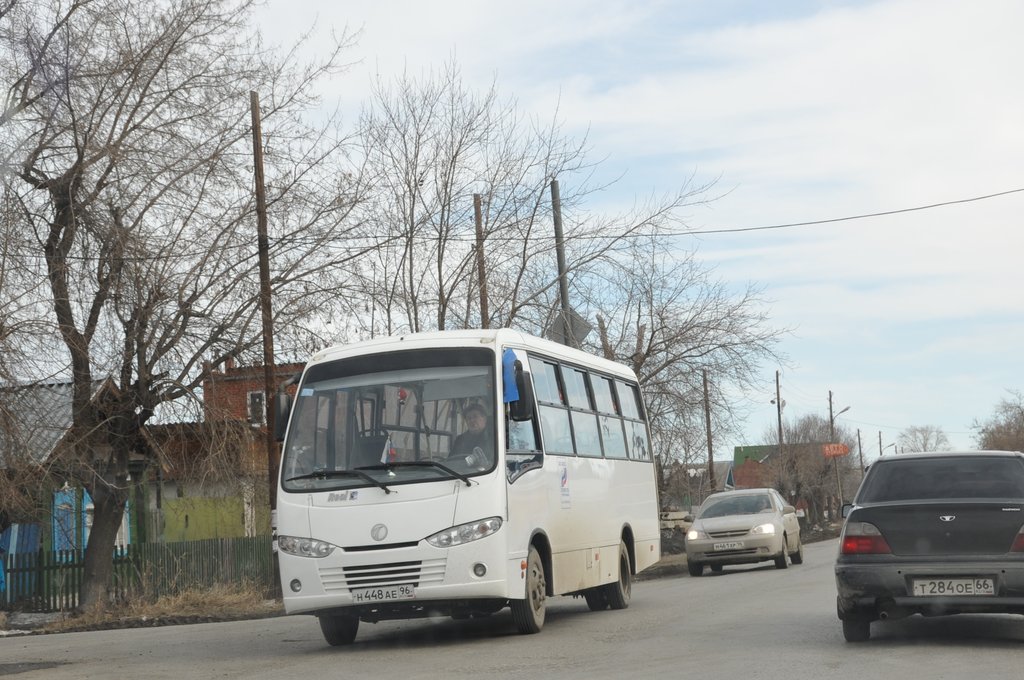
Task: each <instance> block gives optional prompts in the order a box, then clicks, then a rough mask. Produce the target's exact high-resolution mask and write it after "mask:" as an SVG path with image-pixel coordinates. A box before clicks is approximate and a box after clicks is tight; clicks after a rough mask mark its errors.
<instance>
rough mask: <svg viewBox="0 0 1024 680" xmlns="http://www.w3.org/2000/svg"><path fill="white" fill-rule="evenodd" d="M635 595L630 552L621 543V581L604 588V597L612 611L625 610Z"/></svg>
mask: <svg viewBox="0 0 1024 680" xmlns="http://www.w3.org/2000/svg"><path fill="white" fill-rule="evenodd" d="M632 594H633V573H632V571H631V570H630V566H629V550H627V549H626V544H625V543H619V580H618V581H615V582H614V583H609V584H607V585H605V586H604V597H605V600H607V601H608V606H609V607H611V608H612V609H625V608H626V607H628V606H629V598H630V597H631V596H632Z"/></svg>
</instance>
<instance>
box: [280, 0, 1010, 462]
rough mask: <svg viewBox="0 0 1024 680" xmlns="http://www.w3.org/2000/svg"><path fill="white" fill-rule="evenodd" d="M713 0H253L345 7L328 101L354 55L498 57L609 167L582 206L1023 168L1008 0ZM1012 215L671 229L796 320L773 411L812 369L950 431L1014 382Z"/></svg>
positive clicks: (917, 200)
mask: <svg viewBox="0 0 1024 680" xmlns="http://www.w3.org/2000/svg"><path fill="white" fill-rule="evenodd" d="M734 6H735V5H733V4H728V5H724V6H722V7H719V6H718V5H714V4H711V3H708V4H703V3H696V4H691V3H676V2H658V1H648V2H643V1H639V2H637V1H634V2H629V1H625V0H624V1H622V2H602V3H593V2H584V1H583V0H572V1H570V2H559V3H546V2H540V1H539V0H528V1H527V2H520V3H515V4H509V3H480V2H470V1H469V0H465V1H462V2H455V1H447V2H445V1H439V0H435V1H433V2H429V3H428V2H412V1H403V2H388V1H374V2H371V1H369V0H366V1H364V2H347V3H327V2H326V1H324V2H317V1H316V0H293V1H289V2H284V0H270V2H269V6H268V7H267V8H266V10H265V16H266V17H267V19H266V21H267V22H268V25H272V26H273V28H274V31H275V33H274V36H279V37H280V38H281V39H282V40H285V39H286V38H287V36H288V35H290V34H291V35H294V33H295V32H297V31H298V30H299V29H300V28H303V27H305V26H307V25H309V24H310V23H311V22H312V21H313V16H314V13H315V12H316V11H319V18H318V20H317V26H318V28H319V29H320V30H321V32H323V30H324V29H326V28H327V27H329V26H332V25H333V26H335V27H341V26H343V25H344V24H345V23H346V22H347V23H348V24H349V25H350V26H352V27H360V26H361V27H362V28H363V33H362V35H361V38H360V41H359V44H358V46H357V47H356V48H354V49H353V50H352V51H351V53H350V57H351V58H352V59H361V60H362V63H361V64H360V65H358V66H357V67H355V68H354V69H353V70H352V72H351V73H350V74H349V75H348V76H346V77H343V78H339V79H337V80H335V81H334V82H333V83H332V88H333V89H332V91H331V92H330V93H328V95H329V96H332V97H334V96H336V97H339V98H341V99H342V101H343V102H344V104H345V106H346V107H347V108H348V109H349V113H348V114H347V115H348V117H349V118H350V119H351V118H352V113H351V111H352V109H355V108H358V106H359V105H360V104H361V103H362V102H363V100H364V99H365V97H366V94H367V92H368V89H369V83H370V79H371V76H372V74H374V73H380V74H382V75H383V76H384V77H386V78H390V77H394V76H395V75H397V74H398V73H400V72H401V71H402V70H403V69H407V70H408V71H409V72H410V73H421V72H428V71H430V70H431V69H434V70H437V69H438V68H440V67H441V66H442V65H443V64H444V63H445V62H446V61H448V60H450V59H452V58H454V59H455V60H456V61H457V62H458V64H459V66H460V67H461V69H462V73H463V74H464V76H465V78H466V80H467V81H468V82H470V83H476V84H478V85H480V86H481V87H486V86H488V85H489V84H490V82H491V80H492V79H493V78H494V77H497V79H498V85H499V88H500V89H501V90H502V92H503V93H504V94H505V95H507V96H512V95H515V96H516V97H517V99H518V101H519V102H520V105H521V106H522V108H523V109H524V110H526V111H529V112H533V113H535V114H537V115H540V116H543V117H548V116H550V114H551V113H552V111H553V108H554V106H555V105H556V104H558V105H559V112H560V114H561V116H562V117H563V118H564V119H565V121H566V124H567V126H568V129H570V130H572V131H575V132H576V133H582V132H583V131H586V130H589V134H590V140H591V144H592V146H593V148H594V151H595V153H594V156H595V157H607V160H606V161H605V164H604V172H606V173H607V176H608V177H613V176H617V175H619V174H620V173H621V172H623V170H627V169H628V171H629V174H628V175H627V177H626V178H625V180H624V181H623V182H622V183H621V185H620V190H619V191H618V192H614V191H613V192H612V193H610V194H608V195H606V196H604V197H601V198H600V199H599V200H600V201H601V202H600V203H599V204H598V203H597V200H598V199H595V203H594V204H593V205H594V207H597V206H600V207H615V206H617V205H623V206H627V207H628V206H630V205H632V203H633V201H634V193H639V194H648V193H651V192H655V193H660V192H665V191H672V190H674V189H676V188H678V185H679V184H680V183H681V182H682V180H683V179H684V178H685V177H687V176H689V175H690V173H691V172H693V171H694V170H696V171H697V173H698V180H700V179H707V178H713V177H717V176H719V175H720V176H721V181H720V183H719V185H718V187H717V189H718V190H720V191H721V192H722V193H724V194H725V195H724V196H723V197H722V198H721V199H720V200H718V201H716V202H714V203H712V204H711V205H709V206H707V207H706V208H694V209H693V212H692V215H691V216H690V223H691V224H692V225H693V226H695V227H698V228H700V227H704V228H709V229H715V228H726V227H743V226H755V225H765V224H779V223H787V222H801V221H806V220H814V219H827V218H834V217H839V216H847V215H855V214H862V213H870V212H877V211H884V210H892V209H897V208H905V207H911V206H919V205H926V204H931V203H937V202H942V201H948V200H952V199H959V198H965V197H971V196H978V195H982V194H988V193H993V192H996V191H1001V190H1007V189H1014V188H1020V187H1024V173H1022V172H1020V170H1019V167H1020V158H1022V157H1024V126H1021V125H1020V121H1021V120H1024V89H1022V88H1021V87H1019V80H1020V77H1019V73H1018V71H1019V68H1020V64H1021V63H1024V40H1021V39H1020V36H1019V33H1020V27H1021V26H1022V25H1024V3H1019V2H1015V1H1013V0H994V1H992V2H985V3H965V2H960V1H959V0H893V1H887V2H845V3H844V2H839V3H836V2H831V1H825V0H823V1H822V2H820V3H819V4H818V5H815V4H814V3H810V2H809V3H801V4H799V5H790V4H787V3H778V4H776V3H763V4H762V3H752V4H751V5H750V6H744V5H740V6H744V7H745V8H746V11H747V12H756V14H748V15H726V14H725V13H724V12H725V10H724V9H723V7H734ZM272 39H273V38H272ZM1021 214H1024V194H1016V195H1013V196H1007V197H1002V198H996V199H991V200H988V201H984V202H977V203H968V204H963V205H957V206H950V207H945V208H938V209H934V210H928V211H921V212H911V213H904V214H900V215H894V216H890V217H884V218H874V219H870V220H859V221H850V222H841V223H837V224H831V225H821V226H814V227H800V228H795V229H789V230H779V231H770V232H750V233H745V234H729V235H705V236H695V237H690V238H683V239H680V243H681V244H682V246H683V247H690V246H691V245H692V244H693V243H699V244H700V252H701V257H703V258H704V259H705V260H706V261H708V262H710V263H712V264H714V265H715V266H716V267H717V271H718V273H719V275H720V276H722V277H723V278H725V279H726V280H727V281H730V282H732V283H734V284H735V285H736V286H737V287H742V286H743V285H744V284H745V283H746V282H747V281H754V282H758V283H761V284H763V285H764V287H765V294H766V296H767V297H769V298H771V299H773V300H774V302H773V304H772V307H771V315H772V317H773V319H774V321H775V322H776V323H778V324H779V325H780V326H785V327H793V328H795V329H796V330H795V333H794V335H793V336H792V337H791V338H789V339H787V341H786V343H785V346H784V348H783V349H784V350H786V351H787V352H788V353H789V354H790V356H791V358H792V359H793V362H794V366H793V367H791V368H788V369H787V370H786V380H785V382H786V385H787V386H788V387H789V388H791V389H794V390H799V391H800V392H801V393H802V394H803V395H805V396H804V397H797V398H794V399H789V397H787V399H788V400H789V402H790V407H789V409H788V413H787V415H797V414H799V410H798V409H799V408H801V402H803V408H807V409H811V410H813V409H819V412H820V409H821V408H823V405H822V400H824V399H825V397H826V396H827V392H828V390H829V389H833V390H835V391H836V392H837V393H839V394H841V395H842V396H843V399H844V405H846V404H849V405H851V407H852V408H851V411H850V413H849V414H848V417H850V418H854V417H855V418H857V419H858V420H859V421H861V422H862V423H865V425H864V426H863V427H864V428H865V429H866V430H867V429H871V428H872V427H875V429H882V427H881V426H884V429H885V436H886V437H889V440H890V441H891V439H892V438H893V437H895V435H896V434H897V433H898V431H899V429H902V428H904V427H908V426H910V425H923V424H935V425H939V426H943V427H945V428H947V430H948V431H949V432H958V433H961V434H958V435H956V436H955V437H954V436H952V435H951V439H954V443H956V444H958V445H961V446H967V445H969V444H970V443H971V441H972V440H971V438H970V437H969V436H968V435H967V434H963V433H964V432H965V431H966V430H967V429H968V425H969V423H970V422H971V421H972V420H973V419H974V418H977V417H984V416H985V415H986V414H987V413H989V412H990V411H991V409H992V407H993V406H994V405H995V403H996V402H997V401H998V399H999V398H1000V397H1001V396H1002V395H1003V394H1004V393H1005V390H1006V389H1007V388H1021V387H1024V386H1022V385H1021V377H1020V376H1022V375H1024V359H1022V358H1021V352H1020V350H1019V348H1020V347H1021V346H1022V345H1024V324H1021V323H1020V321H1019V320H1020V319H1021V318H1024V295H1022V294H1021V293H1020V291H1022V290H1024V268H1022V267H1021V266H1020V264H1019V262H1020V253H1021V252H1024V229H1021V227H1020V226H1019V222H1020V217H1019V215H1021ZM774 368H775V367H765V380H766V394H767V393H768V392H772V391H773V389H774V386H773V385H772V386H770V389H769V385H768V384H767V383H769V382H770V381H771V380H772V378H773V375H772V372H773V371H774ZM770 396H773V395H770ZM752 399H753V402H752V403H753V404H754V405H755V406H754V414H753V415H752V417H751V419H750V421H749V427H748V435H747V436H748V437H756V436H758V435H759V434H760V433H761V431H762V430H763V429H764V428H765V427H766V426H770V425H771V424H772V422H773V419H774V413H773V412H772V411H771V410H770V409H769V410H768V411H766V412H762V406H761V402H764V403H765V404H767V401H768V399H761V398H760V397H756V396H755V397H752ZM825 406H827V404H826V405H825ZM872 424H873V425H872ZM876 426H877V427H876ZM875 436H876V437H877V433H875ZM737 443H739V442H737ZM729 445H731V443H730V442H727V443H724V444H723V450H722V451H721V452H720V454H719V455H721V456H725V455H727V451H726V450H725V448H724V447H727V446H729ZM875 445H876V447H875V448H877V441H876V442H875Z"/></svg>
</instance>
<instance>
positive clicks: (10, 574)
mask: <svg viewBox="0 0 1024 680" xmlns="http://www.w3.org/2000/svg"><path fill="white" fill-rule="evenodd" d="M82 555H83V551H81V550H56V551H42V550H41V551H39V552H38V553H28V554H17V555H8V556H7V557H6V560H5V573H6V575H7V579H6V580H7V588H6V591H5V592H2V593H0V608H4V607H5V608H9V609H17V610H21V611H34V612H55V611H67V610H70V609H74V608H75V607H76V606H77V605H78V591H79V588H80V587H81V585H82V572H83V565H82ZM273 559H274V556H273V554H272V552H271V538H270V536H254V537H246V538H215V539H208V540H203V541H184V542H181V543H141V544H137V545H129V546H125V547H123V548H118V549H117V550H116V551H115V554H114V578H113V583H112V585H111V597H112V598H113V599H120V600H130V599H132V598H138V597H160V596H162V595H175V594H178V593H181V592H184V591H187V590H195V589H202V588H208V587H211V586H214V585H225V586H231V585H239V586H242V585H245V586H251V587H255V588H258V589H262V590H266V591H268V592H271V591H272V590H273V589H274V587H275V585H276V584H275V583H274V561H273Z"/></svg>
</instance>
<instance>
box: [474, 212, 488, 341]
mask: <svg viewBox="0 0 1024 680" xmlns="http://www.w3.org/2000/svg"><path fill="white" fill-rule="evenodd" d="M473 218H474V221H475V222H476V274H477V278H478V279H479V281H480V328H487V326H488V320H489V319H490V314H488V311H487V276H486V275H485V273H484V220H483V211H482V210H481V209H480V194H473Z"/></svg>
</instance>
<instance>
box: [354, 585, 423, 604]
mask: <svg viewBox="0 0 1024 680" xmlns="http://www.w3.org/2000/svg"><path fill="white" fill-rule="evenodd" d="M414 597H416V588H415V587H414V586H413V585H411V584H408V583H403V584H402V585H397V586H387V587H386V588H359V589H358V590H353V591H352V601H353V602H356V603H366V602H388V601H390V600H408V599H411V598H414Z"/></svg>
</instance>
